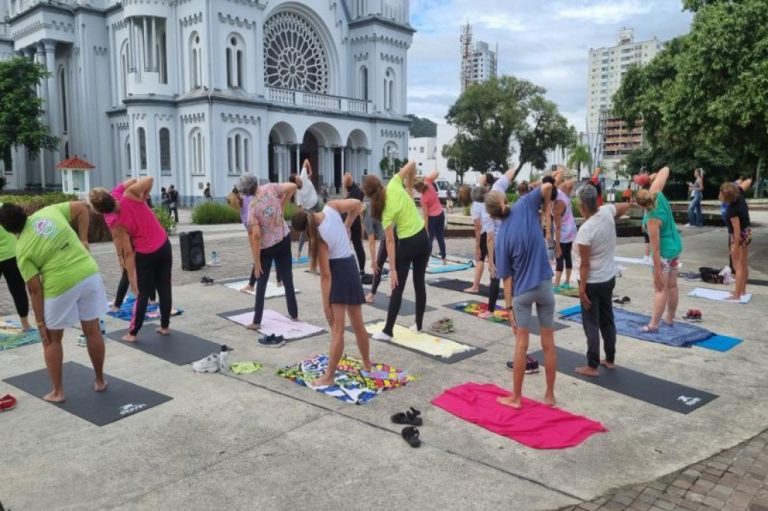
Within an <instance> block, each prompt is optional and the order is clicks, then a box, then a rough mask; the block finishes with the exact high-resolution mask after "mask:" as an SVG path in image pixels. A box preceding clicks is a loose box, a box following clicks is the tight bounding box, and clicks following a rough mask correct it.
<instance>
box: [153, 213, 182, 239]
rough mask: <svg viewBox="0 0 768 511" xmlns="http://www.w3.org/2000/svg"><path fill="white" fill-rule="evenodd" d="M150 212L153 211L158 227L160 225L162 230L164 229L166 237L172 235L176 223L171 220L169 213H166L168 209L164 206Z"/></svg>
mask: <svg viewBox="0 0 768 511" xmlns="http://www.w3.org/2000/svg"><path fill="white" fill-rule="evenodd" d="M152 211H154V213H155V216H156V217H157V221H158V222H160V225H162V226H163V229H165V233H166V234H167V235H168V236H170V235H171V234H173V232H174V231H175V230H176V221H175V220H174V219H173V216H172V215H171V212H170V211H168V208H166V207H165V206H155V208H154V209H152Z"/></svg>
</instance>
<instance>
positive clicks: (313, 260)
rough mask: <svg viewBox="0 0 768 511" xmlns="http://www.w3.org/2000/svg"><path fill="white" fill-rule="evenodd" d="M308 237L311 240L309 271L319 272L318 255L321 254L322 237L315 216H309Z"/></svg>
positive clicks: (311, 214) (312, 214)
mask: <svg viewBox="0 0 768 511" xmlns="http://www.w3.org/2000/svg"><path fill="white" fill-rule="evenodd" d="M306 230H307V237H308V238H309V269H310V270H312V271H317V255H318V253H319V252H320V247H319V243H320V235H319V234H318V232H317V220H316V219H315V214H314V213H310V214H308V215H307V229H306Z"/></svg>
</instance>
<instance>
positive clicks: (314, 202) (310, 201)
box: [288, 159, 322, 260]
mask: <svg viewBox="0 0 768 511" xmlns="http://www.w3.org/2000/svg"><path fill="white" fill-rule="evenodd" d="M288 181H290V182H291V183H293V184H295V185H296V204H297V205H298V206H299V207H300V208H301V209H302V210H303V211H312V212H315V213H317V212H318V211H321V210H322V207H321V206H320V201H319V200H318V198H317V191H316V190H315V184H314V183H313V182H312V164H311V163H310V162H309V160H308V159H307V160H304V163H303V164H302V166H301V173H300V174H299V175H298V176H297V175H296V174H291V177H289V178H288ZM306 240H307V233H306V231H300V234H299V253H298V254H297V255H296V259H297V260H298V259H301V250H302V248H304V242H305V241H306Z"/></svg>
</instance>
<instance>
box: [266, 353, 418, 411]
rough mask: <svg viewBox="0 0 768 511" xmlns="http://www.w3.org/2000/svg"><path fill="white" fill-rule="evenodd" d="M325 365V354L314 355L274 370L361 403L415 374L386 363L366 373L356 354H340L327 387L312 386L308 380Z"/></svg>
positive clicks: (328, 392) (329, 392) (393, 387)
mask: <svg viewBox="0 0 768 511" xmlns="http://www.w3.org/2000/svg"><path fill="white" fill-rule="evenodd" d="M327 368H328V355H326V354H322V355H315V356H314V357H312V358H310V359H307V360H304V361H302V362H299V363H298V364H296V365H292V366H288V367H284V368H282V369H280V370H279V371H277V375H278V376H282V377H283V378H288V379H289V380H293V381H294V382H296V383H298V384H299V385H304V386H305V387H309V388H311V389H313V390H316V391H317V392H322V393H323V394H327V395H329V396H332V397H335V398H336V399H339V400H341V401H344V402H345V403H352V404H357V405H362V404H365V403H367V402H368V401H370V400H371V399H373V398H374V397H376V396H377V395H379V394H380V393H382V392H384V391H386V390H391V389H395V388H398V387H402V386H404V385H406V384H407V383H408V382H411V381H414V380H415V379H416V378H415V377H413V376H409V375H408V374H407V373H406V372H405V371H402V370H399V369H396V368H394V367H392V366H390V365H387V364H373V367H372V368H371V371H370V373H366V372H365V371H363V362H362V361H361V360H358V359H356V358H352V357H348V356H346V355H345V356H343V357H342V358H341V361H340V362H339V366H338V368H337V369H336V377H335V378H334V384H333V385H330V386H327V387H315V386H313V385H312V382H313V381H314V380H316V379H317V378H319V377H320V376H322V375H323V374H324V373H325V370H326V369H327Z"/></svg>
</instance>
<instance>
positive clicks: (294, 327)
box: [227, 309, 324, 341]
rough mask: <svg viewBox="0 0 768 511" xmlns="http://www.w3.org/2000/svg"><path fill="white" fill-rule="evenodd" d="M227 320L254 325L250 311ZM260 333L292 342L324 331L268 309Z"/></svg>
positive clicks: (228, 317) (263, 316) (262, 319)
mask: <svg viewBox="0 0 768 511" xmlns="http://www.w3.org/2000/svg"><path fill="white" fill-rule="evenodd" d="M227 319H228V320H230V321H234V322H235V323H237V324H240V325H243V326H248V325H250V324H251V323H253V312H252V311H250V312H244V313H242V314H237V315H233V316H227ZM259 332H261V333H262V334H266V335H270V334H275V335H282V336H283V338H284V339H285V340H286V341H292V340H296V339H303V338H304V337H311V336H313V335H317V334H319V333H322V332H324V330H323V329H322V328H320V327H317V326H315V325H310V324H309V323H304V322H303V321H293V320H292V319H291V318H288V317H286V316H283V315H282V314H280V313H279V312H275V311H273V310H269V309H266V310H264V314H263V315H262V317H261V328H259Z"/></svg>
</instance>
